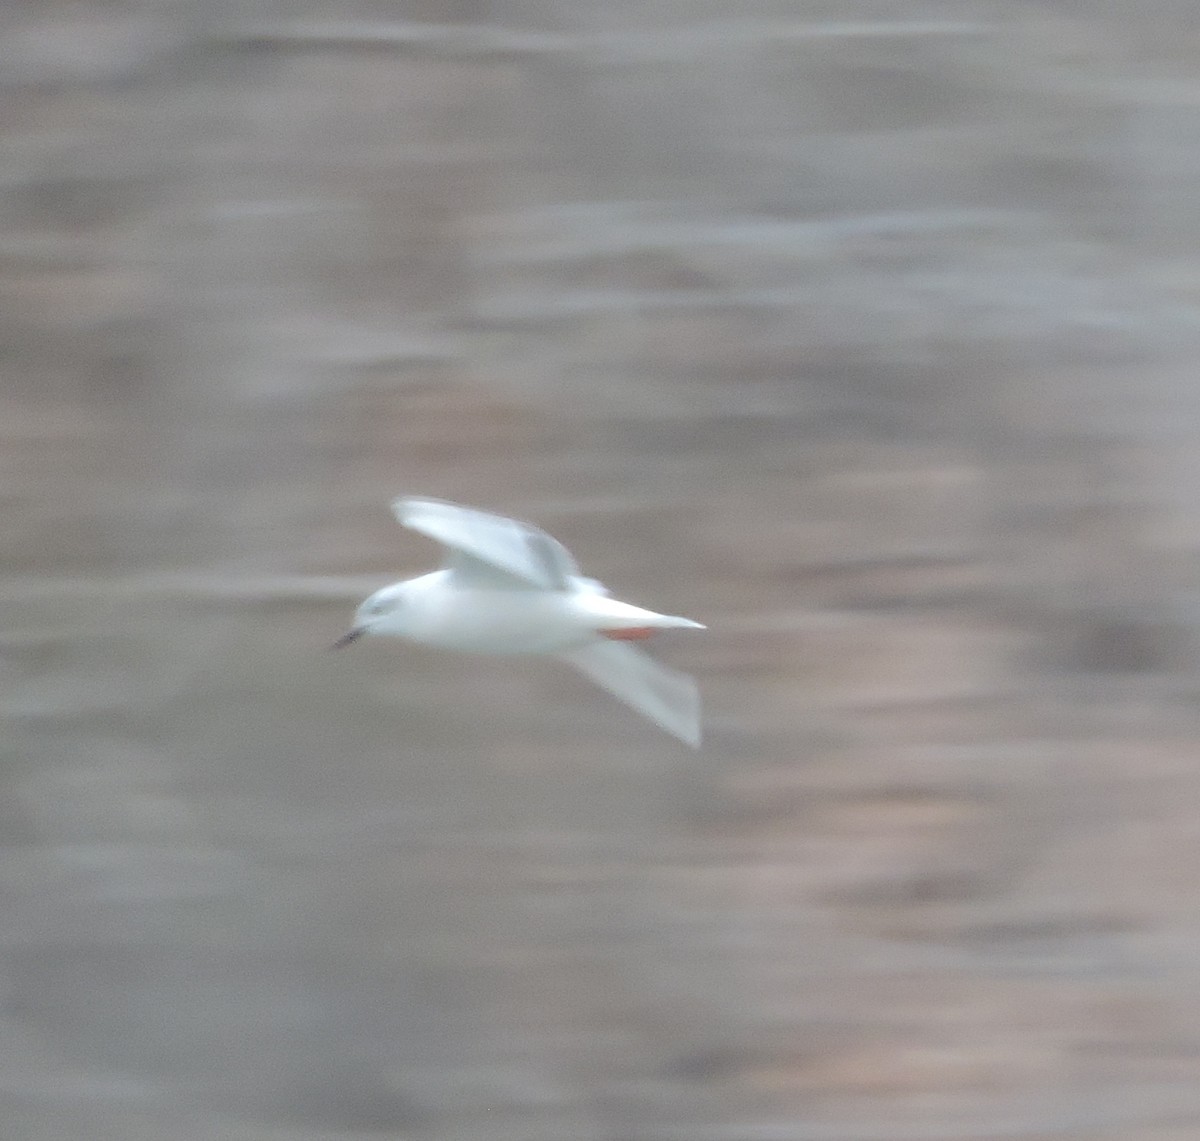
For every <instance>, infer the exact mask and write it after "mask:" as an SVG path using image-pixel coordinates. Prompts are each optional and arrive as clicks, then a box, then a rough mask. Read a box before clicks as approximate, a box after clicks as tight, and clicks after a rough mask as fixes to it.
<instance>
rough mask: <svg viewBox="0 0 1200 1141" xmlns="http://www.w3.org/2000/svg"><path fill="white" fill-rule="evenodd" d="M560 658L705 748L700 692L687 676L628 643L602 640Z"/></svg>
mask: <svg viewBox="0 0 1200 1141" xmlns="http://www.w3.org/2000/svg"><path fill="white" fill-rule="evenodd" d="M558 656H559V657H560V658H561V659H562V660H563V661H565V662H570V663H571V665H573V666H574V667H575V668H576V669H578V670H581V671H582V672H583V673H584V674H586V675H587V676H588V677H589V678H591V679H592V681H594V682H595V683H596V684H597V685H599V686H601V687H602V688H603V689H606V690H608V692H609V693H611V694H612V695H613V696H614V697H616V698H618V699H619V700H620V701H623V702H625V704H626V705H629V706H632V707H633V708H634V709H636V710H637V711H638V712H639V713H641V714H642V715H643V716H645V717H648V718H649V719H650V720H651V721H653V722H654V724H655V725H657V726H659V728H661V729H665V730H666V731H667V732H668V733H671V734H673V735H674V736H676V737H678V738H679V739H680V740H681V741H685V742H686V743H687V744H689V745H691V746H692V748H693V749H698V748H699V747H700V692H699V690H698V689H697V687H696V682H695V679H694V678H692V677H691V676H689V675H688V674H685V673H680V672H679V671H678V670H673V669H671V668H670V667H669V666H664V665H663V664H662V663H661V662H658V661H655V659H654V658H652V657H650V656H649V655H648V654H644V653H642V651H641V650H637V649H635V648H634V647H633V646H630V645H628V644H627V643H624V642H599V643H596V644H594V645H589V646H584V647H583V649H580V650H568V651H566V652H565V653H562V654H559V655H558Z"/></svg>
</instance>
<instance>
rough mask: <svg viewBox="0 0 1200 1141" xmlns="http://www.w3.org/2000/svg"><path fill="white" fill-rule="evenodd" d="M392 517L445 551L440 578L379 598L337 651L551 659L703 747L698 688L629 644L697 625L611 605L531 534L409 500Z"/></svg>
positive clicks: (554, 544) (541, 537) (465, 511)
mask: <svg viewBox="0 0 1200 1141" xmlns="http://www.w3.org/2000/svg"><path fill="white" fill-rule="evenodd" d="M392 511H393V512H394V513H395V516H396V518H397V519H398V520H399V521H400V523H401V524H402V525H403V526H405V527H408V528H410V529H411V530H413V531H417V532H419V533H420V534H422V535H426V536H428V537H429V538H431V539H435V540H437V542H439V543H441V544H442V546H443V547H444V548H445V559H444V562H443V564H442V567H441V568H440V569H439V570H435V571H432V572H431V573H429V574H423V575H420V576H419V577H417V578H410V579H406V580H404V581H402V582H394V583H392V584H391V585H390V586H385V587H383V588H382V589H381V590H377V591H376V592H375V593H374V594H372V595H371V596H370V597H369V598H367V599H366V600H365V601H364V602H363V603H362V605H361V606H359V608H358V611H357V613H356V614H355V616H354V624H353V625H352V626H351V628H350V630H349V631H348V632H347V633H345V634H344V635H342V637H341V638H339V639H338V640H337V642H335V643H334V646H333V648H334V649H341V648H342V647H343V646H348V645H349V644H350V643H351V642H354V641H356V640H357V639H358V638H361V637H362V636H363V635H364V634H372V635H380V634H382V635H389V636H392V637H399V638H407V639H408V640H409V641H412V642H417V643H420V644H422V645H426V646H435V647H438V648H440V649H446V650H465V651H469V652H474V653H480V654H538V655H549V656H551V657H555V658H558V659H560V660H562V661H565V662H569V663H570V664H571V665H572V666H574V667H575V668H576V669H578V670H580V671H582V672H583V673H584V674H585V675H586V676H587V677H589V678H590V679H591V680H592V681H594V682H595V683H596V684H597V685H600V686H601V687H603V688H604V689H606V690H608V692H609V693H611V694H612V695H613V696H614V697H616V698H618V699H619V700H620V701H623V702H625V703H626V704H627V705H629V706H631V707H632V708H634V709H636V710H637V711H638V712H639V713H641V714H642V715H643V716H645V717H647V718H649V719H650V720H651V721H653V722H654V723H655V724H656V725H658V726H659V727H660V728H662V729H665V730H666V731H667V732H668V733H671V734H673V735H674V736H676V737H678V738H679V739H680V740H681V741H684V742H686V743H687V744H689V745H691V746H692V747H693V748H699V747H700V696H699V693H698V692H697V689H696V683H695V680H694V679H693V678H691V677H690V676H689V675H687V674H684V673H680V672H679V671H678V670H673V669H671V668H669V667H668V666H664V665H663V664H662V663H661V662H658V661H656V660H655V659H654V658H652V657H650V656H649V655H648V654H645V653H643V652H642V651H641V650H640V649H638V648H637V647H635V646H633V645H631V644H630V643H631V642H638V641H643V640H645V639H646V638H649V637H650V636H651V635H653V634H654V633H656V632H657V631H659V630H676V629H690V630H703V629H705V627H704V626H702V625H701V624H700V623H699V622H693V621H692V620H691V619H690V618H680V617H677V616H676V615H672V614H657V613H655V612H654V611H653V610H643V609H642V608H641V607H640V606H632V605H630V604H629V603H628V602H618V601H617V600H616V599H615V598H611V597H610V596H609V592H608V590H607V589H606V588H605V587H604V586H603V585H601V584H600V583H599V582H597V581H596V580H595V579H591V578H584V577H583V576H582V575H581V574H580V572H579V566H578V564H577V563H576V562H575V560H574V558H572V557H571V554H570V552H569V551H568V550H567V549H566V547H564V546H563V545H562V544H561V543H560V542H558V540H557V539H554V538H551V536H549V535H547V534H546V532H545V531H541V530H539V529H538V528H537V527H533V526H531V525H530V524H528V523H521V522H519V521H518V520H516V519H506V518H505V517H504V516H502V515H492V514H489V513H488V512H485V511H477V510H475V509H474V508H471V507H460V506H459V505H458V504H456V503H447V502H445V501H443V500H439V499H418V498H410V497H404V498H401V499H397V500H396V501H395V502H394V503H393V504H392Z"/></svg>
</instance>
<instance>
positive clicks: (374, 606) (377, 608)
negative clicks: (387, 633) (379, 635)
mask: <svg viewBox="0 0 1200 1141" xmlns="http://www.w3.org/2000/svg"><path fill="white" fill-rule="evenodd" d="M387 608H388V604H387V603H386V602H383V601H379V602H372V603H371V605H370V606H368V607H367V613H368V614H370V615H371V616H372V617H376V616H378V615H380V614H384V613H386V611H387Z"/></svg>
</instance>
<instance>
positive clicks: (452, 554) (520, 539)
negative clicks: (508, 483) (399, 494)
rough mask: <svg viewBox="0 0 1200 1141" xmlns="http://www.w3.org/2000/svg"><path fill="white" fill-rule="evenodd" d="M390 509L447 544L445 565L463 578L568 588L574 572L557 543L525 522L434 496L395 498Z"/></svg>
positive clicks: (572, 563) (572, 562)
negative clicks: (429, 497) (461, 505)
mask: <svg viewBox="0 0 1200 1141" xmlns="http://www.w3.org/2000/svg"><path fill="white" fill-rule="evenodd" d="M392 510H393V511H394V512H395V513H396V518H397V519H399V520H400V522H401V523H403V524H404V526H405V527H411V528H412V529H413V530H414V531H420V532H421V534H422V535H428V536H429V537H430V538H431V539H436V540H437V541H438V542H439V543H441V544H443V545H444V546H445V547H446V548H448V549H447V552H446V564H447V566H449V567H451V568H452V569H453V570H454V572H455V573H456V574H457V575H460V576H462V577H464V578H471V579H477V580H486V581H487V582H488V583H489V585H493V586H495V585H504V586H510V587H531V586H532V587H539V588H541V589H543V590H568V589H569V588H570V587H571V579H572V578H573V577H574V576H575V575H577V574H578V573H579V567H578V566H577V565H576V563H575V560H574V559H573V558H572V557H571V554H570V552H569V551H568V550H567V548H566V547H564V546H563V545H562V543H560V542H558V540H557V539H553V538H551V537H550V536H549V535H547V534H546V532H545V531H539V530H538V529H537V528H536V527H531V526H530V525H529V524H528V523H519V522H518V521H517V520H515V519H506V518H505V517H504V516H503V515H491V514H489V513H488V512H486V511H476V510H474V509H473V508H470V507H459V506H458V505H457V504H455V503H446V502H444V501H443V500H440V499H410V498H407V497H406V498H403V499H397V500H396V502H395V503H393V504H392Z"/></svg>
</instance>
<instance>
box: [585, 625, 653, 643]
mask: <svg viewBox="0 0 1200 1141" xmlns="http://www.w3.org/2000/svg"><path fill="white" fill-rule="evenodd" d="M598 633H599V634H600V635H601V636H602V637H605V638H611V639H612V640H613V641H614V642H641V641H644V640H645V639H646V638H649V637H650V635H651V634H653V633H654V627H653V626H625V627H623V628H622V629H620V630H600V631H598Z"/></svg>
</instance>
